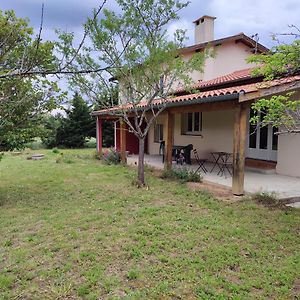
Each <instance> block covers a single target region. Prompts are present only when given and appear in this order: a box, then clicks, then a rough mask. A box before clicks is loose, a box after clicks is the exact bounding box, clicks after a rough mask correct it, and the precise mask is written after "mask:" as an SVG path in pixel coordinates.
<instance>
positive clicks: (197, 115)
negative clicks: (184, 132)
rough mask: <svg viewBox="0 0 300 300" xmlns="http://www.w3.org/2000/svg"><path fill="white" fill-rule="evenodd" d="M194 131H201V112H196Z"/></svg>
mask: <svg viewBox="0 0 300 300" xmlns="http://www.w3.org/2000/svg"><path fill="white" fill-rule="evenodd" d="M194 131H200V113H199V112H196V113H195V122H194Z"/></svg>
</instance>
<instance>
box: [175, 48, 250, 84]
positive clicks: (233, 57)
mask: <svg viewBox="0 0 300 300" xmlns="http://www.w3.org/2000/svg"><path fill="white" fill-rule="evenodd" d="M193 54H194V53H192V52H191V53H186V54H185V56H184V60H185V61H188V60H189V59H190V58H191V57H192V56H193ZM251 54H252V53H251V51H250V48H249V47H247V46H245V45H244V44H242V43H235V42H228V43H224V44H222V45H220V46H218V47H214V57H211V58H208V59H206V61H205V65H204V69H203V73H201V72H199V71H193V72H192V73H190V76H191V78H192V80H193V82H194V83H198V82H199V81H207V80H211V79H214V78H216V77H219V76H224V75H227V74H230V73H232V72H235V71H239V70H243V69H247V68H251V67H255V64H249V63H247V62H246V59H247V57H248V56H249V55H251ZM179 87H180V84H179V83H178V82H175V83H174V89H178V88H179Z"/></svg>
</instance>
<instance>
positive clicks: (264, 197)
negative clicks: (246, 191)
mask: <svg viewBox="0 0 300 300" xmlns="http://www.w3.org/2000/svg"><path fill="white" fill-rule="evenodd" d="M251 199H252V200H254V201H256V202H258V203H261V204H264V205H268V206H276V205H278V204H279V202H280V201H279V199H278V198H277V195H276V194H275V193H274V192H258V193H255V194H252V195H251Z"/></svg>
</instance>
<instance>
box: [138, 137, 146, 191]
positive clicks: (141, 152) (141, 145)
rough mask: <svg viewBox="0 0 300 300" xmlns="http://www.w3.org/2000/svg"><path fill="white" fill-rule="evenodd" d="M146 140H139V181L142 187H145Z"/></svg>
mask: <svg viewBox="0 0 300 300" xmlns="http://www.w3.org/2000/svg"><path fill="white" fill-rule="evenodd" d="M144 157H145V139H144V138H139V163H138V181H139V184H140V185H141V186H143V185H145V165H144Z"/></svg>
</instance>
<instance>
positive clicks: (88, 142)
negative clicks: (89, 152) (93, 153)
mask: <svg viewBox="0 0 300 300" xmlns="http://www.w3.org/2000/svg"><path fill="white" fill-rule="evenodd" d="M96 147H97V140H96V139H95V138H94V137H92V138H89V139H86V141H85V143H84V148H90V149H95V148H96Z"/></svg>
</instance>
